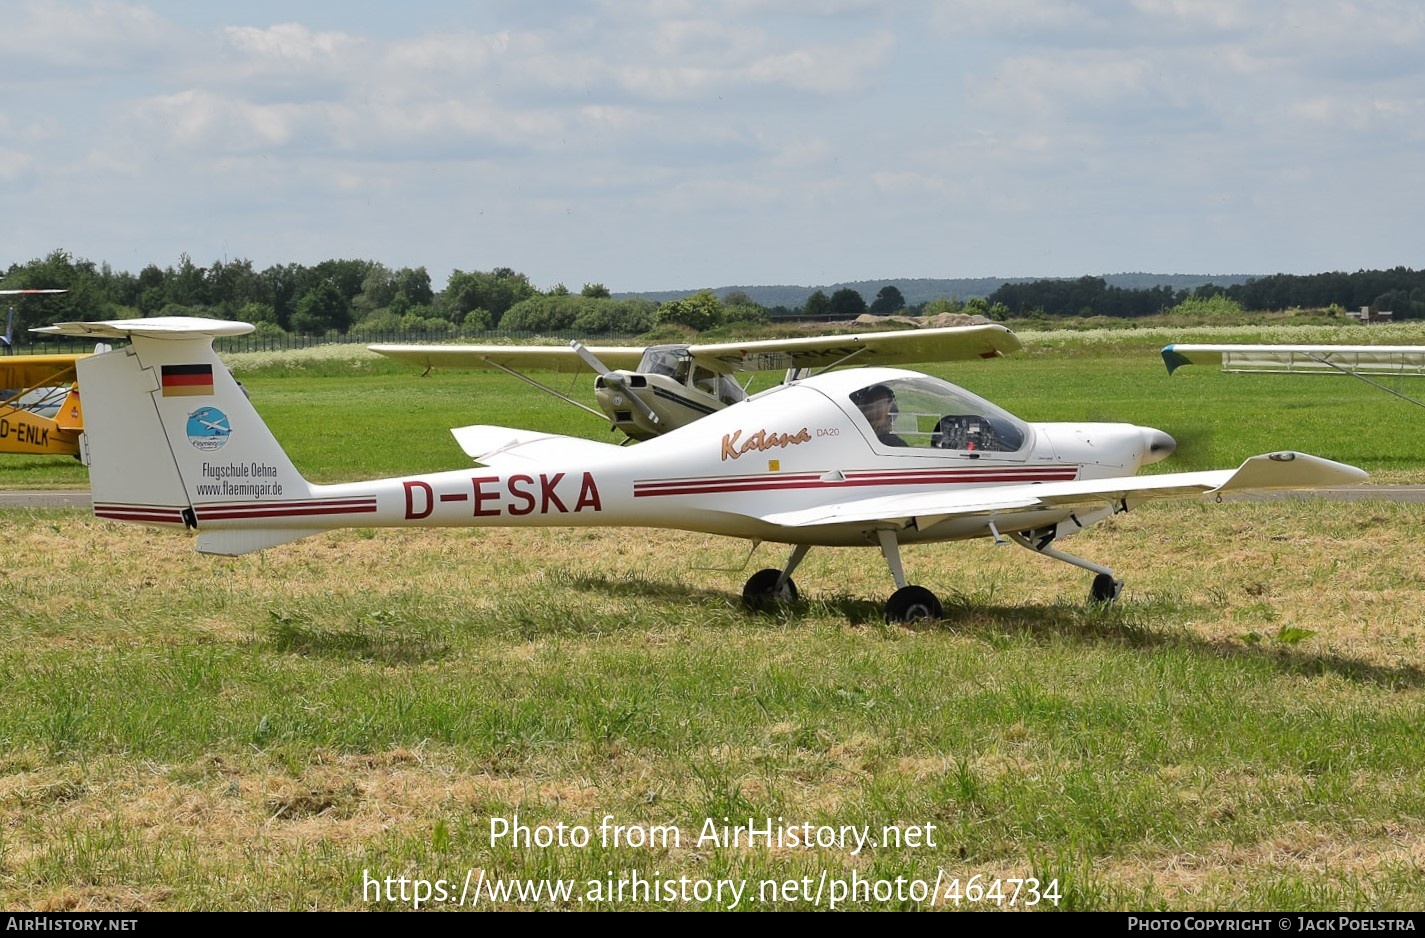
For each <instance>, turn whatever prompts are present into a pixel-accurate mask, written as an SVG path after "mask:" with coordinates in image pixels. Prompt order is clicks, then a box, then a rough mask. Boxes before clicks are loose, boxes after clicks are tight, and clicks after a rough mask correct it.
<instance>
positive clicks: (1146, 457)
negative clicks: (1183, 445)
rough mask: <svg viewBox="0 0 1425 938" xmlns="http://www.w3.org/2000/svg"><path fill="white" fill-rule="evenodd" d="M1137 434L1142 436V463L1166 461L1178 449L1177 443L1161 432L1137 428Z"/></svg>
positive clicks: (1150, 428)
mask: <svg viewBox="0 0 1425 938" xmlns="http://www.w3.org/2000/svg"><path fill="white" fill-rule="evenodd" d="M1138 432H1139V433H1141V434H1143V463H1144V465H1147V464H1148V463H1155V462H1158V461H1160V460H1163V459H1167V458H1168V457H1169V456H1171V455H1173V451H1174V450H1176V449H1177V448H1178V441H1177V440H1175V439H1173V438H1172V437H1170V436H1168V434H1166V433H1164V432H1163V431H1162V430H1154V429H1153V428H1152V427H1139V428H1138Z"/></svg>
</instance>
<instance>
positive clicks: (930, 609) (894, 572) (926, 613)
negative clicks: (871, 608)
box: [876, 528, 945, 622]
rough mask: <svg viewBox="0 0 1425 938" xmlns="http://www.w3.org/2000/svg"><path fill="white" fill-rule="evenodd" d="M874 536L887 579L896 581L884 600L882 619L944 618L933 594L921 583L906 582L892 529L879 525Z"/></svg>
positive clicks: (929, 619) (915, 619)
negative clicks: (884, 609)
mask: <svg viewBox="0 0 1425 938" xmlns="http://www.w3.org/2000/svg"><path fill="white" fill-rule="evenodd" d="M876 538H877V540H879V541H880V542H881V556H882V557H885V558H886V566H888V567H890V568H891V578H892V579H894V580H895V581H896V591H895V592H894V593H892V594H891V598H890V599H888V600H886V621H887V622H924V621H935V620H938V619H941V618H944V616H945V610H944V609H943V608H942V607H941V605H940V600H939V599H937V598H936V597H935V594H934V593H932V592H931V591H930V590H928V589H926V588H925V587H923V586H910V585H908V584H907V583H906V581H905V570H904V569H902V568H901V550H900V543H899V542H898V541H897V540H896V532H894V531H891V530H887V529H884V528H883V529H881V530H878V531H877V532H876Z"/></svg>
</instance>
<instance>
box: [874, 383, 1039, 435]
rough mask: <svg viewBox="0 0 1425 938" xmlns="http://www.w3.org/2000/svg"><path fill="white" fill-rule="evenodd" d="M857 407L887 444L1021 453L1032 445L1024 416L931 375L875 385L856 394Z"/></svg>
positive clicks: (875, 433) (876, 433)
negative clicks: (1020, 451) (1019, 415)
mask: <svg viewBox="0 0 1425 938" xmlns="http://www.w3.org/2000/svg"><path fill="white" fill-rule="evenodd" d="M851 403H852V404H853V405H855V407H856V410H857V412H859V413H860V414H861V416H862V417H863V418H864V419H865V421H866V423H867V424H869V425H870V429H871V433H872V435H874V436H875V438H876V439H877V440H879V441H880V443H881V445H883V446H892V447H906V448H908V449H912V450H915V449H919V450H952V451H956V452H963V453H1015V452H1018V451H1019V450H1021V449H1023V448H1024V446H1025V445H1026V444H1027V443H1028V442H1029V427H1028V425H1026V424H1025V423H1024V421H1022V420H1020V419H1019V418H1018V417H1015V416H1014V415H1013V414H1011V413H1009V412H1008V411H1006V410H1003V409H1001V408H999V407H996V406H995V405H994V404H991V403H990V402H989V401H987V400H985V399H984V398H982V397H977V396H976V395H974V394H971V393H970V392H969V391H966V390H964V389H963V388H957V387H955V385H953V384H950V383H949V382H947V381H941V380H940V379H939V378H932V377H929V376H928V375H917V376H915V377H906V378H893V379H891V380H887V381H878V382H876V383H875V384H869V385H867V386H865V387H862V388H859V389H857V390H856V391H853V392H852V394H851Z"/></svg>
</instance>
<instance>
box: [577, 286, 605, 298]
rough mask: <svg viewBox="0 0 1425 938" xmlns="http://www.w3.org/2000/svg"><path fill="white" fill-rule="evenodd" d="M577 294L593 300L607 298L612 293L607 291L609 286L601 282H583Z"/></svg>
mask: <svg viewBox="0 0 1425 938" xmlns="http://www.w3.org/2000/svg"><path fill="white" fill-rule="evenodd" d="M579 295H580V296H587V297H589V298H590V299H595V300H607V299H609V298H610V297H612V296H613V294H612V293H610V292H609V288H608V287H606V286H604V285H603V284H602V283H586V284H584V289H582V290H580V291H579Z"/></svg>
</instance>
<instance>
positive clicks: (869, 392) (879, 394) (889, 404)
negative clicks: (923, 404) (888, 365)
mask: <svg viewBox="0 0 1425 938" xmlns="http://www.w3.org/2000/svg"><path fill="white" fill-rule="evenodd" d="M851 403H853V404H855V405H856V406H857V407H859V408H860V409H861V414H862V416H864V417H865V418H866V422H867V423H869V424H870V425H871V429H872V430H873V431H875V434H876V439H878V440H880V441H881V442H882V443H884V444H886V445H887V446H909V445H910V444H909V443H907V442H906V441H905V440H903V439H901V438H900V437H898V436H896V434H895V432H894V431H893V430H892V429H891V424H892V423H894V422H895V419H896V415H897V414H898V413H900V410H899V409H898V408H897V407H896V394H895V392H894V391H892V390H891V389H890V388H888V387H886V386H885V385H884V384H873V385H871V386H870V387H869V388H862V389H861V390H859V391H855V392H853V393H852V395H851Z"/></svg>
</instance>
